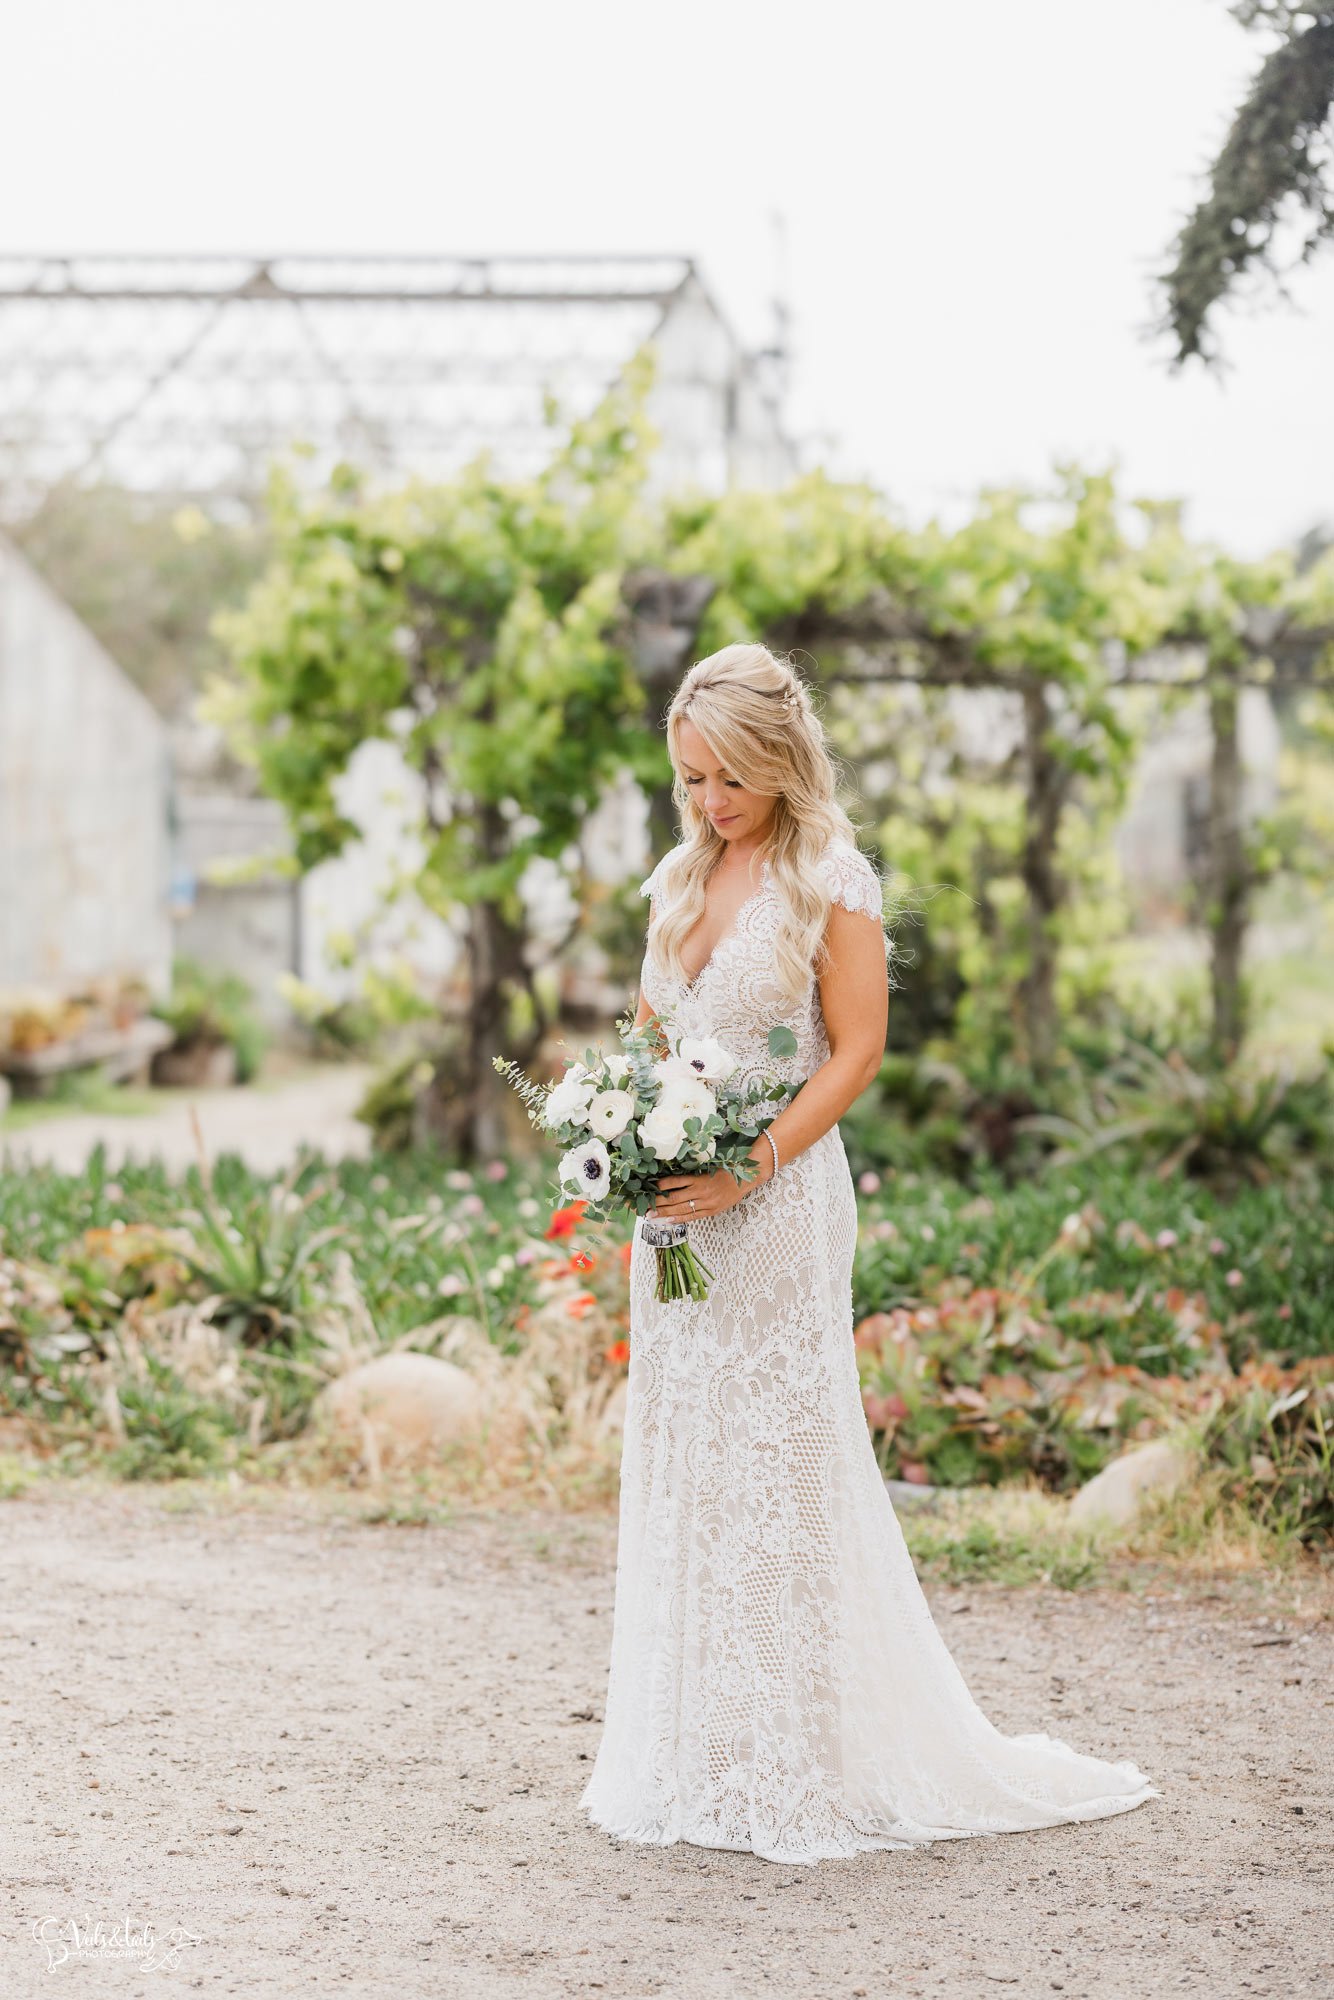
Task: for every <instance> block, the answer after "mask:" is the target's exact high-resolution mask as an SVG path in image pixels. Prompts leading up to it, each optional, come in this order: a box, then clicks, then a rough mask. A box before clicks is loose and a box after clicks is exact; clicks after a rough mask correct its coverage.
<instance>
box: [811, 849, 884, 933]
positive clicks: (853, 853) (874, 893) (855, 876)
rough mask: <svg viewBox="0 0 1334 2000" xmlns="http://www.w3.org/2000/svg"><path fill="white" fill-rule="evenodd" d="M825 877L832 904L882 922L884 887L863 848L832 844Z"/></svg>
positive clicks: (825, 860) (827, 854) (827, 850)
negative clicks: (877, 918)
mask: <svg viewBox="0 0 1334 2000" xmlns="http://www.w3.org/2000/svg"><path fill="white" fill-rule="evenodd" d="M824 877H825V882H826V883H827V885H828V888H829V894H830V898H831V899H832V901H834V902H835V903H841V904H842V906H843V908H844V909H845V910H857V911H859V912H861V913H862V914H863V915H865V916H868V917H880V918H883V916H884V914H885V885H884V883H883V882H882V881H881V879H880V877H879V875H878V874H877V873H876V871H875V869H874V868H873V867H872V866H871V864H870V862H869V861H868V860H867V858H866V856H865V855H864V854H863V853H862V852H861V850H860V848H856V847H853V846H852V845H851V844H850V842H848V841H846V840H834V841H831V842H830V844H829V846H828V847H827V848H826V849H825V857H824Z"/></svg>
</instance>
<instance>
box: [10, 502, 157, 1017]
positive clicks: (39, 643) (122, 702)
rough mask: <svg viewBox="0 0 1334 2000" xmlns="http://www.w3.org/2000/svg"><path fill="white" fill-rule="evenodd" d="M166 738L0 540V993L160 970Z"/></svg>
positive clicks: (107, 659) (140, 976)
mask: <svg viewBox="0 0 1334 2000" xmlns="http://www.w3.org/2000/svg"><path fill="white" fill-rule="evenodd" d="M167 814H168V757H167V739H166V730H165V728H164V726H163V723H162V721H161V719H160V718H159V716H158V715H157V713H156V711H155V710H154V709H153V707H152V706H151V704H150V703H149V702H148V701H146V700H145V698H144V696H143V695H141V694H140V693H139V691H138V689H137V688H136V687H135V686H134V685H133V683H132V682H131V681H130V680H129V679H128V678H127V676H126V675H125V674H124V673H123V672H122V671H121V669H120V667H119V666H117V664H116V662H115V661H114V660H113V659H112V658H111V656H110V654H109V653H107V652H106V651H105V649H104V648H103V647H102V646H101V645H99V644H98V642H97V640H96V639H95V638H94V637H93V635H92V633H91V632H89V630H88V629H87V627H86V626H85V625H83V624H81V623H80V621H79V620H78V619H77V618H76V617H75V615H74V613H73V612H72V611H71V610H70V608H69V606H68V605H67V604H65V603H64V602H63V601H62V600H61V599H60V598H59V597H57V596H56V595H55V593H54V592H53V591H52V590H51V589H50V588H49V587H48V586H47V585H46V584H45V583H44V582H43V581H42V579H41V577H39V576H38V575H37V573H36V571H35V570H33V569H32V567H31V566H30V564H28V563H27V562H25V560H24V559H23V557H22V556H21V555H20V554H19V553H18V551H17V550H16V549H15V548H13V547H12V545H11V544H10V543H8V542H6V541H5V540H3V538H0V991H4V992H13V991H15V990H24V989H37V990H40V991H42V992H44V993H54V994H66V993H69V992H71V991H74V990H76V989H78V988H79V987H81V986H84V985H87V984H88V983H90V982H96V981H103V980H107V981H115V980H120V979H136V980H142V981H144V982H145V983H146V984H147V985H148V986H149V987H150V988H152V989H153V990H155V991H159V990H161V989H162V988H163V987H164V986H165V985H166V983H167V979H168V975H169V972H170V966H171V925H170V919H169V916H168V904H167V896H168V824H167Z"/></svg>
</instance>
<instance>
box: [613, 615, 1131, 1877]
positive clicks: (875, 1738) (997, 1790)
mask: <svg viewBox="0 0 1334 2000" xmlns="http://www.w3.org/2000/svg"><path fill="white" fill-rule="evenodd" d="M667 736H668V744H669V748H670V752H671V758H672V764H673V768H674V772H675V785H674V796H675V798H676V802H677V805H678V807H679V810H680V815H681V824H682V828H683V835H684V837H683V839H682V840H681V842H680V844H679V845H678V846H677V847H675V848H673V849H672V851H671V853H670V854H668V855H666V856H665V857H664V858H663V859H662V860H661V861H660V862H659V863H658V865H657V867H656V868H655V869H654V870H653V873H652V874H651V875H650V876H649V878H648V880H647V881H646V882H645V883H644V884H643V890H644V893H645V894H647V895H648V896H649V897H650V898H651V906H650V922H649V931H648V941H647V952H646V956H645V959H644V966H643V978H642V990H641V995H640V1002H639V1011H638V1020H639V1021H640V1022H645V1021H648V1020H650V1019H651V1018H653V1017H654V1016H657V1017H659V1018H660V1019H661V1020H662V1021H663V1022H664V1023H665V1025H666V1027H667V1028H668V1029H669V1031H670V1032H671V1034H672V1036H673V1039H675V1037H676V1036H677V1035H678V1034H688V1035H692V1036H710V1035H711V1036H716V1037H717V1038H718V1039H719V1040H720V1041H721V1042H723V1043H724V1044H725V1045H726V1047H727V1048H728V1049H729V1050H730V1051H731V1052H732V1053H733V1054H734V1055H736V1056H739V1057H740V1059H741V1068H740V1070H739V1071H738V1072H737V1081H739V1082H744V1081H746V1080H747V1079H748V1077H750V1076H756V1075H759V1074H761V1073H762V1072H765V1071H767V1072H770V1073H772V1072H773V1071H774V1070H775V1068H777V1070H778V1073H779V1074H780V1075H783V1076H785V1077H787V1078H788V1079H789V1080H792V1081H796V1080H798V1079H801V1080H802V1081H803V1087H802V1089H801V1091H800V1092H799V1094H798V1095H797V1096H796V1098H795V1099H794V1100H793V1102H792V1103H791V1104H789V1105H788V1106H787V1108H786V1109H785V1110H784V1111H783V1112H782V1113H781V1115H780V1116H779V1117H778V1118H777V1119H776V1120H775V1122H774V1124H773V1126H772V1127H771V1128H770V1131H769V1133H767V1134H765V1133H762V1134H761V1135H760V1137H759V1139H758V1140H757V1142H756V1144H755V1146H754V1147H753V1148H752V1149H751V1156H752V1158H753V1159H754V1160H755V1161H756V1162H757V1164H758V1168H759V1173H758V1177H757V1179H756V1180H754V1181H751V1182H746V1183H744V1184H739V1183H738V1182H737V1181H735V1180H734V1179H733V1178H732V1176H731V1175H730V1174H728V1173H726V1172H718V1173H713V1174H696V1175H692V1176H680V1177H676V1178H671V1177H666V1178H664V1179H663V1181H662V1182H661V1183H660V1191H659V1199H658V1205H657V1206H656V1208H655V1209H654V1211H653V1213H654V1215H655V1216H658V1217H662V1218H667V1219H672V1220H677V1221H684V1222H686V1223H687V1224H688V1226H689V1229H690V1236H691V1240H692V1243H693V1245H694V1247H695V1249H696V1251H697V1253H698V1255H699V1257H700V1259H701V1261H702V1262H703V1263H704V1265H705V1266H706V1267H707V1268H708V1269H709V1270H710V1271H711V1272H712V1273H713V1282H712V1284H711V1286H710V1289H709V1293H708V1296H707V1298H706V1299H704V1300H703V1301H702V1302H699V1303H695V1302H693V1301H691V1300H678V1301H672V1302H670V1303H665V1304H660V1303H658V1302H657V1301H656V1300H655V1297H654V1253H653V1251H652V1249H651V1248H650V1247H649V1246H648V1245H647V1244H646V1243H645V1242H644V1241H643V1238H642V1233H641V1228H640V1226H637V1227H636V1232H635V1242H634V1247H633V1251H632V1258H631V1271H630V1281H631V1331H630V1371H629V1386H628V1391H627V1402H626V1412H625V1435H624V1444H623V1448H622V1463H621V1499H620V1536H619V1544H618V1552H617V1566H616V1605H615V1618H614V1625H613V1633H612V1648H611V1667H610V1676H609V1683H608V1690H607V1703H606V1718H605V1723H604V1727H603V1732H602V1737H601V1741H600V1743H599V1747H598V1754H597V1759H596V1762H595V1764H594V1767H593V1771H592V1775H591V1777H590V1779H589V1781H588V1785H587V1787H586V1789H585V1791H584V1793H583V1796H582V1798H581V1800H580V1805H581V1806H582V1807H583V1808H584V1810H585V1811H586V1812H587V1813H588V1815H589V1817H590V1819H591V1820H592V1822H593V1823H594V1824H595V1825H597V1826H599V1827H601V1828H602V1829H604V1830H605V1831H606V1832H607V1833H610V1834H614V1835H617V1836H619V1837H620V1838H621V1839H623V1840H630V1841H643V1842H650V1843H653V1844H656V1845H666V1844H668V1843H670V1842H673V1841H681V1840H684V1841H690V1842H692V1843H694V1844H695V1845H698V1846H701V1847H718V1848H731V1849H736V1850H741V1851H743V1852H750V1853H753V1854H756V1855H760V1856H762V1857H763V1858H764V1859H765V1860H767V1861H775V1862H782V1863H784V1864H788V1863H793V1862H814V1861H821V1860H825V1859H829V1858H831V1857H834V1856H838V1855H850V1854H855V1853H858V1852H860V1851H862V1850H865V1849H868V1848H900V1847H908V1846H914V1845H918V1844H920V1843H922V1842H926V1841H933V1840H957V1839H962V1838H967V1837H969V1836H975V1835H982V1834H997V1833H1008V1832H1014V1831H1018V1830H1020V1829H1023V1828H1030V1827H1044V1826H1056V1825H1060V1824H1063V1823H1065V1822H1067V1821H1071V1820H1090V1819H1100V1818H1103V1817H1104V1816H1106V1815H1107V1814H1110V1813H1119V1812H1126V1811H1128V1810H1129V1809H1130V1808H1131V1807H1133V1806H1137V1805H1140V1804H1142V1803H1143V1802H1144V1801H1145V1800H1146V1799H1150V1798H1160V1797H1161V1796H1162V1794H1161V1792H1160V1791H1159V1790H1158V1788H1157V1787H1156V1786H1155V1785H1153V1784H1151V1783H1150V1781H1149V1780H1148V1778H1146V1777H1145V1775H1144V1773H1143V1772H1142V1771H1140V1770H1138V1769H1137V1768H1136V1766H1135V1765H1134V1764H1132V1763H1108V1762H1105V1761H1104V1760H1103V1759H1101V1758H1099V1757H1094V1756H1086V1755H1083V1754H1082V1753H1081V1752H1079V1751H1077V1750H1075V1749H1073V1748H1071V1747H1070V1746H1069V1745H1068V1744H1066V1743H1064V1742H1062V1741H1060V1740H1059V1739H1057V1738H1055V1737H1052V1736H1047V1735H1024V1736H1005V1735H1002V1734H1001V1732H1000V1731H999V1730H998V1729H996V1728H995V1727H994V1726H993V1725H992V1724H991V1723H990V1722H989V1721H988V1720H987V1718H986V1717H985V1716H984V1715H983V1713H982V1711H981V1710H980V1709H979V1707H978V1706H977V1704H976V1702H975V1701H974V1700H973V1697H972V1695H971V1694H970V1693H969V1690H968V1687H967V1685H966V1684H965V1682H964V1680H963V1677H962V1675H961V1674H960V1672H959V1669H958V1667H957V1666H956V1665H955V1663H954V1660H953V1658H952V1656H951V1654H950V1652H949V1650H948V1648H947V1647H946V1645H945V1642H944V1640H943V1639H942V1637H941V1635H940V1633H939V1632H938V1630H937V1629H936V1625H935V1623H934V1621H933V1619H932V1616H931V1613H930V1610H929V1608H928V1606H927V1602H926V1599H925V1597H924V1595H923V1593H922V1589H921V1586H920V1584H919V1583H918V1580H917V1575H916V1572H915V1571H914V1569H913V1565H912V1559H911V1557H910V1556H909V1554H908V1550H907V1547H906V1545H905V1543H904V1539H903V1533H902V1530H901V1529H900V1527H899V1523H898V1519H897V1517H896V1515H895V1513H894V1509H893V1507H892V1505H891V1503H890V1499H889V1496H888V1493H887V1492H886V1490H885V1485H884V1482H883V1480H882V1478H881V1476H880V1470H879V1467H878V1465H877V1463H876V1457H875V1452H874V1449H873V1447H872V1444H871V1439H870V1433H869V1431H868V1429H867V1425H866V1419H865V1416H864V1414H863V1411H862V1403H861V1393H860V1386H859V1382H858V1375H857V1366H856V1359H855V1353H854V1348H853V1338H852V1259H853V1250H854V1247H855V1242H856V1233H857V1214H856V1200H855V1196H854V1193H853V1188H852V1181H851V1177H850V1174H849V1171H848V1163H847V1157H846V1155H845V1153H844V1150H843V1142H842V1140H841V1138H840V1136H839V1131H838V1122H837V1121H838V1119H839V1118H840V1117H841V1116H842V1115H843V1113H844V1112H846V1111H847V1110H848V1108H849V1107H850V1105H852V1103H853V1102H854V1101H855V1099H856V1098H857V1097H858V1096H859V1094H860V1093H861V1092H862V1091H863V1090H864V1089H865V1088H866V1087H867V1085H868V1084H869V1083H870V1082H871V1081H872V1079H873V1078H874V1077H875V1075H876V1073H877V1070H878V1069H879V1066H880V1062H881V1058H882V1054H883V1050H884V1042H885V1020H886V1009H887V1004H888V974H887V966H886V957H887V950H886V940H885V931H884V916H883V909H884V897H883V889H882V885H881V882H880V880H879V877H878V876H877V875H876V873H875V871H874V869H873V868H872V867H871V865H870V863H869V862H868V861H867V860H866V859H865V858H864V856H863V855H861V854H860V853H859V851H858V849H857V847H856V845H855V842H854V839H853V829H852V825H851V822H850V821H849V820H848V818H847V816H846V815H845V813H844V812H843V811H842V809H841V808H840V807H839V805H838V804H837V803H836V801H835V796H834V788H835V772H834V768H833V764H832V761H831V758H830V754H829V751H828V749H827V747H826V744H825V740H824V736H823V732H822V730H821V727H820V723H819V721H818V719H817V718H816V716H815V714H814V713H813V711H812V708H811V704H810V699H809V696H808V694H807V691H806V689H805V687H804V686H803V685H802V683H801V682H800V681H799V680H798V678H797V677H796V675H795V674H794V673H793V672H792V671H791V669H790V668H789V667H788V666H787V665H786V663H784V662H782V661H779V660H776V659H775V658H774V657H773V655H772V654H771V653H769V652H768V651H767V649H766V648H764V647H763V646H750V645H739V646H726V647H724V648H723V650H722V651H721V652H719V653H715V654H713V655H712V657H711V658H709V659H705V660H701V661H699V662H698V663H697V664H696V665H695V666H693V667H692V668H691V669H690V671H689V673H688V674H687V675H686V676H685V679H684V680H683V681H682V683H681V686H680V688H679V690H678V692H677V694H676V697H675V699H674V701H673V702H672V705H671V709H670V712H669V714H668V719H667ZM780 1021H781V1022H784V1023H786V1025H787V1026H789V1027H790V1028H791V1029H792V1031H793V1034H794V1035H795V1037H796V1052H795V1054H793V1055H792V1056H791V1057H790V1058H789V1059H788V1060H787V1061H786V1062H781V1063H778V1064H777V1065H776V1064H775V1061H774V1058H773V1056H772V1055H771V1054H770V1053H769V1050H768V1047H767V1043H766V1037H767V1035H768V1031H769V1029H770V1028H771V1027H772V1026H773V1025H774V1024H775V1023H776V1022H780Z"/></svg>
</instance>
